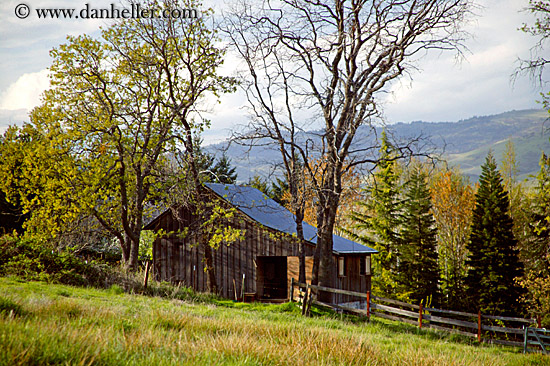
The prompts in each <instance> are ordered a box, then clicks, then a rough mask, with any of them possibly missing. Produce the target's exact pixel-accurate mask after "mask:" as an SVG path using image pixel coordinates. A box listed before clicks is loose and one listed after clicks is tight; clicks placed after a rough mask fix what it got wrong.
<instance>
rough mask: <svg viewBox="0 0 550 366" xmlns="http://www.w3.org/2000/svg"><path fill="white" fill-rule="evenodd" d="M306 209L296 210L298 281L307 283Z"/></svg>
mask: <svg viewBox="0 0 550 366" xmlns="http://www.w3.org/2000/svg"><path fill="white" fill-rule="evenodd" d="M303 221H304V211H303V209H298V210H296V234H297V236H298V262H299V270H298V282H299V283H306V280H307V276H306V253H305V250H306V248H305V242H304V226H303Z"/></svg>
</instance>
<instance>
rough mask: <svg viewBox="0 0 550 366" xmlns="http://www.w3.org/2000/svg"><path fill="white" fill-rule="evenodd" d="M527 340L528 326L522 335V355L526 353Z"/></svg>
mask: <svg viewBox="0 0 550 366" xmlns="http://www.w3.org/2000/svg"><path fill="white" fill-rule="evenodd" d="M528 338H529V326H526V327H525V330H524V333H523V353H527V347H528V346H527V343H528Z"/></svg>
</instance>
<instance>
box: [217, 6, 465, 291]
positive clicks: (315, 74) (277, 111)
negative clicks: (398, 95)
mask: <svg viewBox="0 0 550 366" xmlns="http://www.w3.org/2000/svg"><path fill="white" fill-rule="evenodd" d="M470 8H471V4H470V1H469V0H416V1H414V0H409V1H407V0H370V1H361V0H352V1H346V0H335V1H334V2H332V3H331V4H326V3H324V2H321V1H317V0H282V1H264V2H261V3H259V4H254V5H253V4H252V3H247V2H246V1H244V2H240V3H238V4H237V5H236V6H235V7H234V8H233V9H232V11H231V14H230V15H229V16H228V17H227V29H226V31H227V35H228V36H229V37H230V39H231V41H232V43H233V45H234V46H235V48H236V50H237V52H238V53H239V55H240V56H241V58H242V59H243V60H244V61H245V64H246V72H247V75H246V78H245V79H243V80H244V81H245V83H244V84H243V86H244V90H245V91H246V93H247V97H248V100H249V102H250V109H251V112H252V113H251V114H252V120H251V123H250V131H249V133H248V134H247V135H241V136H240V138H243V137H248V138H252V139H256V141H266V139H272V140H274V141H276V143H277V144H278V146H279V149H280V151H281V154H282V157H283V162H284V166H285V169H286V174H287V176H288V177H289V183H291V184H293V185H296V184H297V183H296V181H293V182H290V180H291V179H294V177H295V174H298V172H296V171H295V169H296V162H297V161H298V160H299V161H301V163H302V164H303V172H304V174H308V175H309V176H310V178H311V181H312V182H313V185H314V188H315V192H316V205H317V228H318V239H317V253H316V259H317V260H316V261H315V263H314V274H313V276H314V277H313V281H314V282H317V283H319V284H322V285H327V286H330V285H331V278H332V274H331V268H332V232H333V229H334V222H335V217H336V211H337V208H338V204H339V200H340V194H341V193H342V175H343V174H344V173H345V171H346V170H347V169H350V168H351V167H353V166H356V165H361V164H367V163H373V164H376V162H377V159H376V157H375V156H374V155H373V153H374V151H376V147H375V146H372V144H371V145H360V144H357V143H356V141H355V143H354V139H355V137H356V133H357V130H358V128H359V127H360V126H363V125H367V126H371V127H373V124H374V123H375V121H377V120H379V115H380V114H379V110H378V108H377V102H376V101H377V96H378V95H379V94H380V93H382V92H384V91H385V88H386V87H387V86H388V84H389V83H390V82H392V81H393V80H395V79H397V78H398V77H400V76H402V75H403V74H405V73H408V72H409V71H410V70H413V69H414V64H415V61H417V60H418V59H419V58H420V57H422V56H424V55H425V53H426V52H427V51H429V50H430V49H436V50H439V51H443V50H453V51H457V52H458V54H461V50H463V44H462V41H463V40H464V39H465V37H466V36H467V34H466V33H465V32H464V31H462V29H461V26H462V24H463V23H464V21H465V19H466V17H467V15H468V14H470ZM305 129H310V130H317V131H319V132H318V139H317V140H313V139H307V138H305V137H301V136H305V135H301V132H302V131H303V130H305ZM372 131H374V129H373V128H372V129H371V132H372ZM352 143H353V144H352ZM408 147H410V145H409V144H407V146H405V148H408ZM312 154H315V155H316V156H317V157H322V158H323V159H324V160H325V161H326V164H324V166H323V167H322V171H321V172H316V171H315V169H316V168H320V167H315V166H310V165H309V164H308V161H309V159H308V157H309V156H311V155H312ZM297 176H299V174H298V175H297ZM294 199H295V200H296V203H298V204H299V202H300V200H299V198H294Z"/></svg>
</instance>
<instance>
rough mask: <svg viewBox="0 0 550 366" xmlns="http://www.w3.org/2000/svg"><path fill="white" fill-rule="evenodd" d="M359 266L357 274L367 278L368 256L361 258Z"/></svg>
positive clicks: (368, 271)
mask: <svg viewBox="0 0 550 366" xmlns="http://www.w3.org/2000/svg"><path fill="white" fill-rule="evenodd" d="M359 266H360V268H359V274H361V275H363V276H365V275H367V276H369V275H370V274H371V273H370V255H369V256H364V257H361V259H360V262H359Z"/></svg>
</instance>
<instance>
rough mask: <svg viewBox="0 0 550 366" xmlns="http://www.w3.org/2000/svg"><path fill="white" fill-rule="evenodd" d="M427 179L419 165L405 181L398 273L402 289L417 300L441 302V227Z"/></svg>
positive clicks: (412, 298) (415, 301)
mask: <svg viewBox="0 0 550 366" xmlns="http://www.w3.org/2000/svg"><path fill="white" fill-rule="evenodd" d="M426 180H427V175H426V174H425V173H424V172H422V171H421V169H420V167H419V166H416V167H414V168H413V170H412V172H411V175H410V178H409V180H408V182H407V183H406V185H405V194H404V203H403V213H402V222H401V224H402V230H401V241H402V245H401V249H400V252H399V267H398V268H399V275H398V276H399V282H400V287H401V289H400V291H401V292H403V293H405V294H407V296H408V297H409V298H410V299H411V300H412V301H413V302H414V303H419V302H420V301H421V300H425V299H427V298H430V301H433V302H434V304H438V303H439V290H438V285H439V268H438V254H437V240H436V235H437V228H436V227H435V220H434V217H433V215H432V213H431V208H432V205H431V197H430V191H429V189H428V185H427V182H426Z"/></svg>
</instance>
